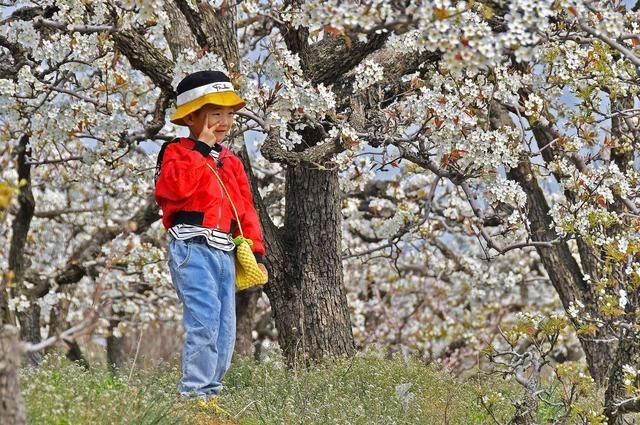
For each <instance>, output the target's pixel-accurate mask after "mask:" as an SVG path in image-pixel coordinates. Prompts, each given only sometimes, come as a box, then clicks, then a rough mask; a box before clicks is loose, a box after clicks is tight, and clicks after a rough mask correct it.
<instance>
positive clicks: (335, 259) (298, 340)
mask: <svg viewBox="0 0 640 425" xmlns="http://www.w3.org/2000/svg"><path fill="white" fill-rule="evenodd" d="M340 199H341V197H340V191H339V182H338V173H337V172H336V171H321V170H314V169H312V168H307V166H303V165H300V166H297V167H295V166H290V167H289V168H288V170H287V180H286V218H285V227H284V228H285V229H286V230H285V232H286V236H285V241H286V242H285V253H284V254H285V255H284V258H283V259H282V260H283V262H282V263H281V264H280V266H281V267H282V268H283V269H284V273H283V274H282V275H280V276H279V277H280V278H279V279H272V281H271V283H270V284H268V285H267V287H266V292H267V295H268V296H269V300H270V301H271V305H272V308H273V315H274V319H275V321H276V327H277V328H278V341H279V343H280V346H281V348H282V350H283V352H284V354H285V357H286V358H287V360H288V362H289V363H290V364H293V363H296V362H304V363H307V362H308V360H316V359H321V358H323V357H326V356H339V355H350V354H353V352H354V342H353V335H352V333H351V321H350V319H349V308H348V305H347V299H346V294H345V289H344V285H343V275H342V260H341V252H340V251H341V241H342V239H341V235H340V233H341V227H340V223H341V209H340Z"/></svg>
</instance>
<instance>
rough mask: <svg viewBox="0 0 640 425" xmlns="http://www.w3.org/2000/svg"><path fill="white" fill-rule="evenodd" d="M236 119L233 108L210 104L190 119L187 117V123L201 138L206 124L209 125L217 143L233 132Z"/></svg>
mask: <svg viewBox="0 0 640 425" xmlns="http://www.w3.org/2000/svg"><path fill="white" fill-rule="evenodd" d="M188 118H189V119H188ZM234 118H235V110H234V109H233V108H231V107H229V106H217V105H209V104H208V105H205V106H203V107H202V108H200V109H198V110H197V111H195V112H194V113H192V114H190V116H189V117H185V122H186V123H187V124H188V125H189V127H190V128H191V131H192V132H193V134H194V135H196V136H197V137H200V135H201V134H202V130H203V128H204V126H205V124H207V125H208V126H209V128H211V129H212V130H213V134H214V135H215V138H216V140H215V141H216V142H220V141H221V140H222V139H224V136H226V135H227V134H228V133H229V130H231V127H232V126H233V120H234ZM216 126H217V127H216Z"/></svg>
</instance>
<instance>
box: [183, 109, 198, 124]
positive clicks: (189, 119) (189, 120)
mask: <svg viewBox="0 0 640 425" xmlns="http://www.w3.org/2000/svg"><path fill="white" fill-rule="evenodd" d="M182 121H184V122H185V123H186V124H187V125H193V123H194V122H195V120H194V117H193V112H191V113H190V114H189V115H185V117H184V118H182Z"/></svg>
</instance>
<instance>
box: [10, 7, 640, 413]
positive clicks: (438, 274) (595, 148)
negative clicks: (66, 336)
mask: <svg viewBox="0 0 640 425" xmlns="http://www.w3.org/2000/svg"><path fill="white" fill-rule="evenodd" d="M5 7H6V6H5ZM1 19H2V20H1V21H0V25H1V26H0V54H1V55H2V61H0V102H1V104H2V107H3V114H2V117H1V118H0V119H1V120H2V122H1V124H2V127H1V128H2V132H1V133H0V137H2V141H3V144H2V146H1V147H0V153H1V156H0V162H1V163H2V174H3V181H2V182H1V183H0V208H2V209H3V217H2V218H3V220H4V221H5V222H6V223H10V225H8V226H4V227H3V228H2V234H0V237H1V238H2V239H3V240H4V242H5V246H8V247H9V251H8V254H7V255H3V256H2V261H3V263H4V264H3V266H4V267H3V268H4V269H5V270H7V271H8V272H7V273H6V274H5V276H4V279H3V285H4V289H3V290H4V293H5V296H3V298H2V300H3V302H2V306H1V307H0V308H1V311H2V317H3V321H5V322H12V321H13V322H15V321H17V322H19V323H20V325H21V332H22V337H23V338H24V339H28V340H32V341H36V340H38V339H39V338H41V337H42V335H41V331H42V330H41V323H40V320H41V319H42V318H45V317H46V318H48V326H49V329H50V331H51V330H55V329H61V327H64V323H63V322H65V321H67V320H73V314H74V312H78V311H82V304H83V296H82V293H83V291H88V290H89V289H88V288H90V286H91V284H92V281H93V280H95V277H96V276H97V274H98V273H99V271H100V270H102V269H103V268H104V262H105V258H106V257H107V256H108V255H112V254H113V251H114V250H115V252H117V253H118V258H119V261H116V262H115V264H116V267H114V270H113V273H111V274H110V280H109V281H108V288H107V290H106V292H105V296H110V297H111V298H112V300H113V304H112V312H113V314H112V315H111V318H110V319H111V325H112V326H111V327H112V328H113V329H112V333H116V332H117V330H118V326H119V323H123V322H124V321H126V320H128V319H130V318H132V317H137V318H147V319H153V320H158V319H160V320H172V319H174V318H175V297H174V296H173V293H172V290H171V288H170V286H169V285H168V284H167V282H168V279H167V275H166V270H165V268H164V263H163V260H164V245H163V242H162V239H163V237H162V230H161V229H160V228H159V227H158V223H157V219H158V211H157V208H156V207H155V205H154V204H153V201H152V199H151V198H150V193H151V187H150V185H151V181H152V179H151V177H150V176H151V174H152V170H151V169H152V167H153V156H154V155H153V152H155V148H154V144H158V143H161V142H162V141H164V140H169V139H171V138H172V137H173V136H174V135H175V129H174V128H173V127H171V125H169V124H167V119H166V117H167V114H169V113H170V112H171V109H172V108H173V104H172V100H171V99H172V96H173V87H174V83H175V81H177V80H178V79H179V78H181V77H182V76H183V75H184V74H185V73H187V72H189V71H190V70H193V69H203V68H224V69H226V70H227V71H228V72H229V73H230V74H231V75H232V76H233V78H234V79H235V81H236V82H237V84H238V86H239V88H240V90H241V91H242V94H243V96H244V97H245V98H246V99H247V100H248V108H247V112H245V113H243V114H241V116H240V117H239V120H238V121H239V122H238V126H237V131H236V136H237V137H236V138H235V139H234V140H235V143H238V145H237V147H238V148H240V146H241V143H240V142H241V140H242V139H241V138H240V135H242V134H244V135H245V137H246V135H248V134H251V133H252V132H254V131H258V132H262V133H263V134H264V137H262V138H258V139H256V140H253V142H252V143H253V144H254V145H255V147H258V148H259V150H260V153H261V155H257V153H256V152H254V151H253V150H252V149H249V150H248V151H245V153H244V155H243V157H244V160H245V163H246V165H247V168H248V170H251V172H250V174H251V180H252V188H253V191H254V196H255V198H256V201H257V205H258V206H259V210H260V215H261V222H262V225H263V228H264V230H265V234H266V239H267V248H268V252H269V255H268V257H267V258H268V267H269V270H270V275H271V282H270V284H269V285H267V287H266V288H265V292H266V294H267V296H268V298H269V301H270V304H271V309H272V312H273V315H274V318H275V323H276V327H277V329H278V341H279V343H280V346H281V348H282V349H283V351H284V354H285V356H286V357H287V359H288V360H289V362H296V361H299V360H300V361H304V360H307V359H313V358H321V357H324V356H327V355H330V356H333V355H343V354H351V353H352V352H353V351H354V348H355V344H356V342H357V344H358V346H364V345H367V344H369V343H371V342H372V341H373V340H376V339H379V338H383V339H384V340H385V341H386V342H387V343H388V344H389V346H395V347H400V346H407V345H408V346H411V347H414V348H415V349H416V350H417V351H418V352H423V353H424V351H431V352H435V351H446V350H447V349H448V348H451V344H450V343H451V342H453V341H452V339H454V338H455V339H456V340H457V341H458V342H457V345H458V346H459V347H464V346H467V345H468V344H469V343H470V342H472V343H473V344H475V345H482V344H484V343H487V342H489V341H490V340H491V338H492V335H494V334H495V333H496V332H497V330H496V329H497V328H498V327H499V325H500V320H501V319H502V318H503V317H504V316H505V315H508V314H511V313H513V312H514V311H516V310H518V309H524V308H526V309H530V308H531V304H532V303H535V307H536V308H538V307H540V304H541V303H549V304H550V306H549V308H551V309H552V308H553V300H552V301H549V299H550V297H549V294H548V288H549V287H548V285H546V284H545V282H549V283H550V284H551V287H552V288H553V289H554V291H555V293H556V294H557V297H558V299H559V302H560V305H561V306H562V308H563V309H564V310H565V311H566V313H567V315H568V317H569V319H570V321H571V323H572V325H573V326H574V329H575V330H576V331H577V335H578V340H579V342H580V345H581V348H582V350H583V351H584V354H585V357H586V360H587V363H588V367H589V371H590V373H591V376H592V377H593V379H594V380H595V381H596V383H598V384H599V385H601V386H604V387H606V388H607V392H606V398H607V400H606V409H605V410H606V415H607V416H608V418H609V420H610V423H620V421H622V416H623V415H624V413H626V412H630V411H636V410H639V409H638V407H639V405H640V402H638V398H637V395H638V393H639V391H640V390H638V387H637V366H638V360H639V359H638V355H639V353H640V352H639V351H638V350H639V349H640V347H639V346H638V343H637V336H638V335H637V333H638V308H639V304H638V301H639V300H638V283H639V282H640V274H639V273H640V263H638V262H637V258H638V250H639V249H640V248H639V247H640V244H639V241H638V235H637V229H638V206H637V203H636V197H637V188H636V186H637V181H638V173H637V171H636V168H637V165H636V158H635V148H636V146H637V131H638V130H637V129H636V127H637V121H638V119H637V115H638V110H637V108H636V96H637V87H638V85H637V76H638V71H637V67H638V65H640V58H639V57H638V56H637V51H636V50H637V45H638V44H640V34H639V33H638V21H639V15H638V12H637V11H636V6H635V5H629V4H626V3H622V2H619V1H607V2H604V1H600V2H598V1H578V0H575V1H573V0H561V1H538V2H532V1H531V0H515V1H510V2H497V1H490V0H488V1H466V2H465V1H449V0H438V1H434V2H401V1H368V2H342V1H326V2H322V3H319V2H304V1H299V0H291V1H284V2H280V1H277V2H269V3H267V4H265V3H261V2H258V1H251V0H249V1H244V2H239V3H237V4H236V3H233V2H226V1H222V2H200V1H196V2H190V1H186V0H184V1H183V0H176V1H172V2H157V1H143V2H131V1H121V2H107V1H95V2H90V3H87V2H72V1H69V2H64V1H63V2H60V1H56V2H51V1H40V2H10V3H9V6H8V7H7V8H6V10H5V11H4V12H3V15H2V18H1ZM247 140H251V139H247ZM250 156H252V157H253V158H251V161H252V162H251V163H250V161H249V157H250ZM250 165H251V166H250ZM9 199H13V204H12V206H11V207H9ZM7 209H8V212H7V211H5V210H7ZM110 241H113V242H111V243H107V242H110ZM487 260H490V261H487ZM345 271H346V273H345ZM345 277H346V278H345ZM345 286H346V288H348V290H347V289H345ZM83 288H84V289H83ZM516 288H517V289H518V291H516ZM7 294H10V296H6V295H7ZM243 297H244V298H243V299H242V300H241V305H242V306H243V308H246V311H250V312H252V311H253V310H254V309H255V306H256V302H257V294H245V295H243ZM496 297H497V299H496ZM61 306H65V307H64V308H61ZM67 308H68V309H70V314H66V312H65V309H67ZM243 311H245V310H243ZM350 315H351V317H352V318H353V323H352V320H351V318H350ZM252 316H253V315H252V314H247V315H245V317H246V318H248V319H246V320H247V322H246V324H245V325H243V326H244V328H243V329H244V330H245V332H244V334H245V335H246V334H249V331H250V330H251V329H252V323H251V320H252ZM452 329H454V330H455V332H452V333H451V332H449V331H450V330H452ZM354 333H355V340H354ZM372 335H373V336H372ZM444 335H446V338H444V337H443V336H444ZM436 340H440V342H441V343H442V344H441V345H446V346H447V347H448V348H446V349H444V350H443V349H442V348H438V347H437V344H433V341H436Z"/></svg>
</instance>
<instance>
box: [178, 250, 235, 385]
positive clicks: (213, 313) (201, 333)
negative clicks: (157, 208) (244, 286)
mask: <svg viewBox="0 0 640 425" xmlns="http://www.w3.org/2000/svg"><path fill="white" fill-rule="evenodd" d="M169 270H170V272H171V279H172V280H173V285H174V287H175V289H176V292H177V293H178V297H179V298H180V301H182V304H183V326H184V331H185V341H184V347H183V350H182V378H181V379H180V382H179V383H178V391H179V392H180V394H181V395H182V396H187V397H188V396H194V397H208V396H213V395H217V394H219V393H220V391H221V390H222V384H221V381H222V378H223V377H224V375H225V373H226V372H227V370H229V367H230V366H231V357H232V356H233V349H234V346H235V341H236V298H235V297H236V291H235V273H236V271H235V262H234V252H233V251H232V252H226V251H222V250H219V249H216V248H213V247H210V246H209V245H207V244H206V242H204V238H202V237H196V238H191V239H187V240H185V241H181V240H177V239H174V238H173V237H169Z"/></svg>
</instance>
